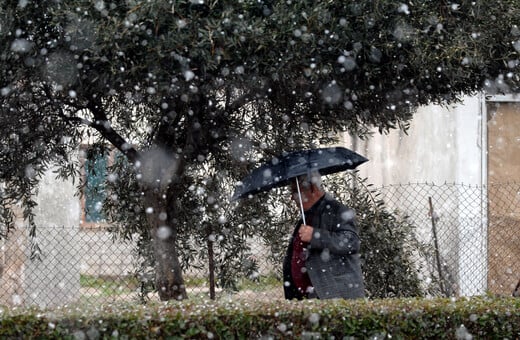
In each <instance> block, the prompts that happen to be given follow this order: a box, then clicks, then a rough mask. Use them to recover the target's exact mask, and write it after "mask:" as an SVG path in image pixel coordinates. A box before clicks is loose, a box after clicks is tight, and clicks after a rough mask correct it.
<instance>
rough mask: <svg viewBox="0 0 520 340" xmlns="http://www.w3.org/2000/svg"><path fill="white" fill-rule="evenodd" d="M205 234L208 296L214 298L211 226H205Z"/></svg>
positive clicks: (213, 255)
mask: <svg viewBox="0 0 520 340" xmlns="http://www.w3.org/2000/svg"><path fill="white" fill-rule="evenodd" d="M206 235H207V236H206V244H207V245H208V270H209V298H210V299H211V300H215V253H214V252H213V240H212V237H211V226H208V227H207V228H206Z"/></svg>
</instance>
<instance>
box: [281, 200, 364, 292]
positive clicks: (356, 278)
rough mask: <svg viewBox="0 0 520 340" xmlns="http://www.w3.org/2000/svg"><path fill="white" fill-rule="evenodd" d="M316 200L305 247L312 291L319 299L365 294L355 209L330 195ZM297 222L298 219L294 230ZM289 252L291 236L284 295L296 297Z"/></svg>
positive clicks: (306, 264) (290, 250)
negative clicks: (308, 238)
mask: <svg viewBox="0 0 520 340" xmlns="http://www.w3.org/2000/svg"><path fill="white" fill-rule="evenodd" d="M317 204H318V206H317V207H316V213H315V214H314V217H313V219H312V221H307V224H308V225H311V226H312V227H313V228H314V233H313V236H312V239H311V242H310V243H309V245H308V247H307V249H306V252H307V254H306V260H305V266H306V267H307V272H308V274H309V278H310V280H311V282H312V285H313V287H314V291H315V294H316V295H317V297H318V298H320V299H333V298H344V299H355V298H362V297H364V296H365V287H364V283H363V273H362V272H361V264H360V260H359V250H360V241H359V236H358V230H357V227H356V223H355V213H354V211H353V210H352V209H349V208H347V207H346V206H345V205H343V204H342V203H340V202H338V201H337V200H335V199H333V198H332V197H330V196H329V195H326V196H325V197H324V199H322V200H321V201H320V202H318V203H317ZM313 209H314V208H313ZM300 224H301V221H300V223H299V224H298V225H297V227H296V229H295V233H296V232H297V229H298V228H299V225H300ZM293 235H294V234H293ZM291 254H292V239H291V241H290V243H289V247H288V251H287V255H286V258H285V260H284V281H285V283H284V287H285V297H286V298H287V299H292V298H299V297H298V296H297V295H296V296H295V294H294V289H292V288H293V287H291V284H292V280H291V278H290V263H291Z"/></svg>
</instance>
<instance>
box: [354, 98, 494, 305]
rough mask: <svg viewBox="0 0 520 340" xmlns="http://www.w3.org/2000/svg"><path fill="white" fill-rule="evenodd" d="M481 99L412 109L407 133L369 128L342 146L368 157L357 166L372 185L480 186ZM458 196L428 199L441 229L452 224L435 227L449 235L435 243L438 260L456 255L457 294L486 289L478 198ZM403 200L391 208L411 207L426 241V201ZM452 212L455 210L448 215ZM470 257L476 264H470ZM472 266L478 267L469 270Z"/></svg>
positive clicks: (429, 224)
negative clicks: (364, 137) (468, 199)
mask: <svg viewBox="0 0 520 340" xmlns="http://www.w3.org/2000/svg"><path fill="white" fill-rule="evenodd" d="M482 100H483V97H481V96H476V97H466V98H464V100H463V102H462V103H461V104H457V105H452V106H449V107H442V106H437V105H430V106H427V107H422V108H419V110H418V111H417V113H416V114H415V116H414V119H413V121H412V122H411V126H410V129H409V130H408V131H407V134H405V133H404V132H402V131H392V132H391V133H389V134H388V135H381V134H379V133H377V132H375V134H374V136H373V137H372V138H369V139H368V140H366V141H362V140H359V139H353V138H351V137H350V136H346V137H345V145H346V146H348V147H351V148H352V149H354V150H357V151H358V152H359V153H361V154H363V155H365V156H366V157H367V158H369V162H367V163H365V164H363V165H361V166H360V167H359V168H358V169H359V171H360V175H361V176H363V177H367V178H368V180H369V182H370V183H372V184H374V185H375V186H376V187H381V186H386V185H395V184H406V183H435V184H444V183H459V184H460V183H462V184H466V185H479V186H481V185H482V184H485V181H484V180H483V173H484V172H483V165H484V164H485V162H484V160H483V155H484V154H485V153H483V149H482V148H483V144H484V148H485V143H483V142H484V141H485V139H484V137H485V136H484V135H483V125H482V115H483V111H482V109H483V101H482ZM404 195H407V194H406V193H405V194H404ZM463 195H464V193H463V192H460V193H457V192H455V193H452V194H451V195H450V196H449V197H447V198H446V197H436V196H433V193H432V196H433V197H431V198H432V202H433V208H434V213H435V216H436V218H439V219H441V220H442V222H443V224H442V225H446V226H447V228H452V229H455V230H441V231H440V232H444V233H446V234H450V235H452V236H451V237H450V238H449V239H447V240H445V241H443V242H441V244H440V245H439V251H440V253H441V257H442V258H444V259H457V260H456V261H457V263H456V265H454V266H453V268H451V271H452V272H453V273H452V276H453V279H454V280H455V281H456V282H455V284H454V286H455V287H456V290H457V293H458V294H460V295H475V294H481V293H483V292H484V291H485V289H486V283H485V282H486V273H487V269H486V259H485V256H483V255H482V254H485V253H486V225H485V223H484V216H483V214H484V213H485V212H484V210H483V208H482V204H481V203H482V201H479V200H476V201H475V200H474V201H473V202H474V204H473V205H472V206H467V205H465V206H464V207H461V202H462V200H464V198H463ZM426 196H427V193H426ZM484 196H485V195H484ZM484 196H483V197H482V199H484ZM408 199H409V197H407V196H406V197H404V196H403V197H402V198H401V199H399V198H398V199H397V200H394V201H393V202H394V203H395V207H394V208H397V209H406V213H408V214H409V213H410V211H413V212H416V213H415V215H413V213H412V215H411V216H410V217H411V219H412V220H413V221H414V223H415V225H416V226H417V227H418V234H419V236H420V237H422V239H423V240H424V241H431V240H432V237H433V235H432V220H431V216H429V215H428V211H429V204H428V203H429V202H428V201H427V200H426V199H424V200H422V201H417V202H413V203H412V204H415V205H416V206H415V207H410V206H409V205H410V203H409V201H408ZM405 201H406V203H405ZM407 205H408V207H407ZM453 211H456V212H457V211H458V213H456V214H455V215H453ZM453 216H455V217H453ZM446 219H450V221H447V220H446ZM468 225H469V227H468ZM475 259H478V260H477V261H478V262H479V263H477V264H476V263H475ZM476 266H477V267H478V268H481V270H475V268H476ZM475 282H479V284H477V285H476V284H475Z"/></svg>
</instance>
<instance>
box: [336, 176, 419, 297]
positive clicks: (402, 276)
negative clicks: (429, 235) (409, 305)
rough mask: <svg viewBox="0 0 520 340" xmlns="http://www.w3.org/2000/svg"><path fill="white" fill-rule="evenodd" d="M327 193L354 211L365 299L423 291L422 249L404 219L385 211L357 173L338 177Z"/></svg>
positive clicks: (381, 203)
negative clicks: (329, 192) (366, 295)
mask: <svg viewBox="0 0 520 340" xmlns="http://www.w3.org/2000/svg"><path fill="white" fill-rule="evenodd" d="M330 187H331V190H332V191H333V192H335V194H336V195H337V196H338V197H341V198H342V200H343V201H344V202H345V203H346V204H347V205H349V206H350V207H352V208H353V209H354V210H355V211H356V216H357V223H358V227H359V233H360V238H361V259H362V269H363V273H364V278H365V286H366V290H367V292H368V296H369V297H371V298H385V297H414V296H415V297H418V296H424V295H425V294H426V292H427V290H425V288H428V287H422V286H421V280H420V275H419V273H420V272H421V271H423V270H424V268H421V267H420V266H419V264H420V261H419V260H418V259H420V258H422V257H424V256H426V255H427V254H425V253H424V248H425V246H424V245H422V244H421V243H420V242H419V241H418V240H417V239H416V238H415V227H414V226H413V225H412V224H411V223H410V222H409V221H408V220H407V218H406V217H403V216H400V215H399V214H398V213H397V212H391V211H389V208H388V207H387V206H386V204H385V202H384V201H383V200H382V199H381V198H380V197H379V194H378V192H377V191H376V190H375V189H374V188H373V187H372V185H370V184H368V181H367V179H366V178H360V177H359V176H358V175H357V172H351V173H349V174H347V175H345V176H341V175H338V176H336V180H335V181H332V182H331V185H330Z"/></svg>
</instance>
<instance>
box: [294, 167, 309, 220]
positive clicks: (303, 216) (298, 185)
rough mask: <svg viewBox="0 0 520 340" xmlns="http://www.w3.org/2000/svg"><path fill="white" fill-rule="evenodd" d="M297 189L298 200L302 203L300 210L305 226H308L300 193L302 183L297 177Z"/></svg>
mask: <svg viewBox="0 0 520 340" xmlns="http://www.w3.org/2000/svg"><path fill="white" fill-rule="evenodd" d="M296 188H298V198H299V202H300V209H301V212H302V219H303V224H305V225H306V224H307V222H305V211H304V210H303V202H302V192H301V191H300V182H299V181H298V177H296Z"/></svg>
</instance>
